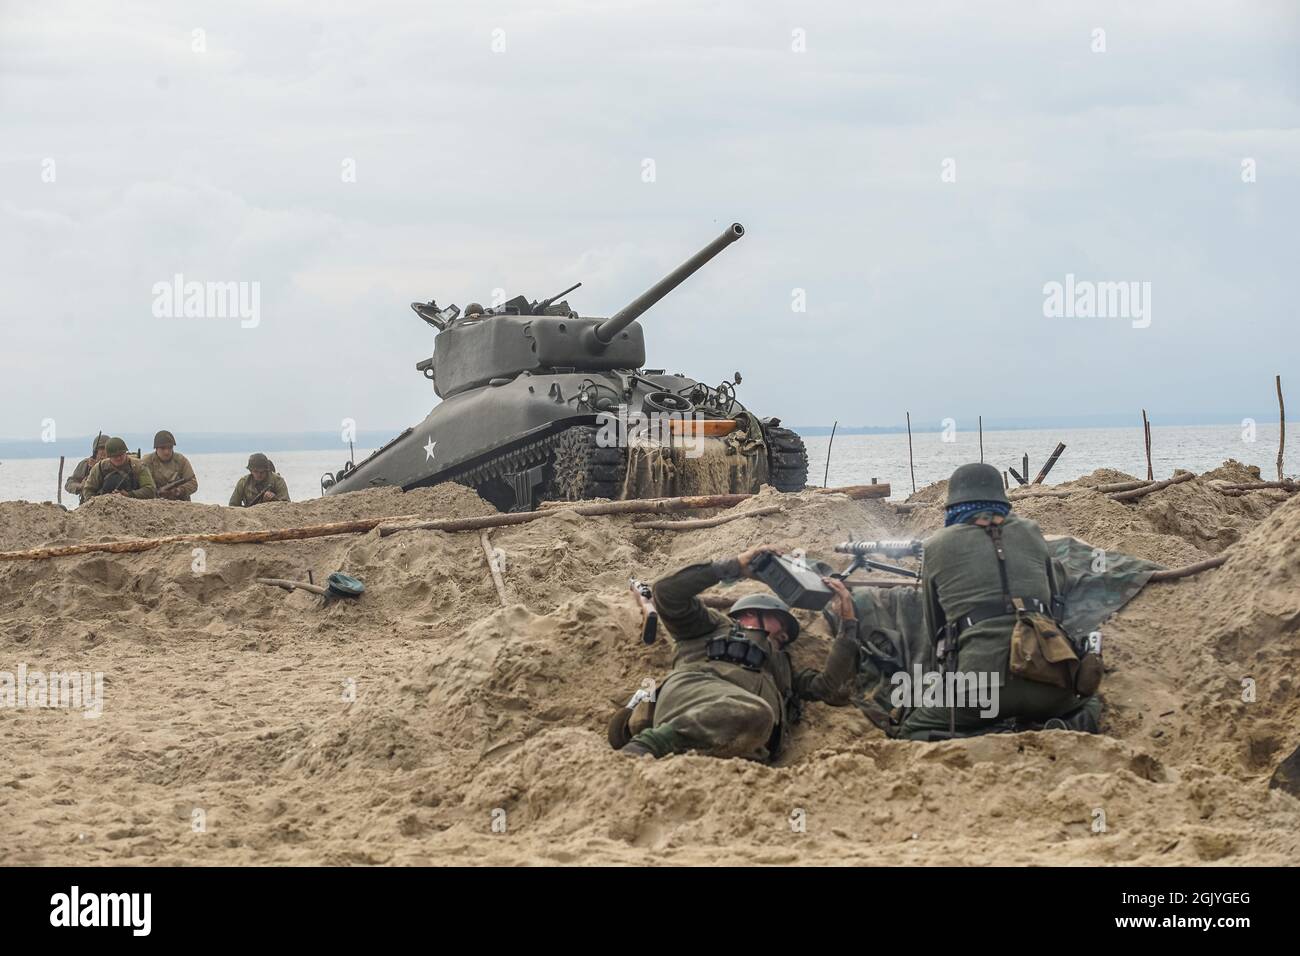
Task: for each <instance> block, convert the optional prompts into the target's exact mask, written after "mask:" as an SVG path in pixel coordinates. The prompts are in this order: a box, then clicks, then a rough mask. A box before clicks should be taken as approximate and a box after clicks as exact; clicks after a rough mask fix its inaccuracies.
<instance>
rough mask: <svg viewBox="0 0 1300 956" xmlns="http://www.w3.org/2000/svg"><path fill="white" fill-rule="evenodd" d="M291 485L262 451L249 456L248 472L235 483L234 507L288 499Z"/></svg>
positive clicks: (245, 506) (232, 504)
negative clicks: (287, 483) (286, 482)
mask: <svg viewBox="0 0 1300 956" xmlns="http://www.w3.org/2000/svg"><path fill="white" fill-rule="evenodd" d="M288 500H289V486H288V485H286V484H285V482H284V479H283V478H281V477H280V475H279V474H278V473H277V472H276V470H275V465H273V464H271V459H269V458H267V457H266V456H265V455H263V454H262V453H261V452H260V451H259V452H256V453H255V454H252V455H249V456H248V474H246V475H245V476H244V477H243V478H240V479H239V481H237V482H236V483H235V491H234V493H233V494H231V496H230V506H231V507H232V508H250V507H252V506H253V505H260V504H262V503H263V502H266V501H288Z"/></svg>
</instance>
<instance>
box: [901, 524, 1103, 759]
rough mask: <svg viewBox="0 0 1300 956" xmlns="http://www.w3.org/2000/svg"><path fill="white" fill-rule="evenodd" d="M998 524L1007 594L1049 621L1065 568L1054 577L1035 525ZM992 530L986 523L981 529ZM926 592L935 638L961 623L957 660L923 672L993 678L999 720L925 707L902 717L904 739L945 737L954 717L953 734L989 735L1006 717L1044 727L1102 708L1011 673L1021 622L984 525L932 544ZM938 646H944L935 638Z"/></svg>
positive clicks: (943, 534) (946, 531)
mask: <svg viewBox="0 0 1300 956" xmlns="http://www.w3.org/2000/svg"><path fill="white" fill-rule="evenodd" d="M981 520H982V519H981ZM995 523H998V524H1000V527H1001V538H1002V542H1003V553H1004V555H1005V558H1006V565H1005V567H1006V574H1007V590H1008V591H1009V593H1010V595H1011V596H1012V597H1014V598H1019V599H1021V600H1022V601H1023V602H1024V604H1025V605H1026V606H1027V607H1029V608H1030V609H1032V610H1036V611H1039V612H1041V613H1044V614H1048V615H1051V614H1052V612H1053V607H1052V598H1053V591H1054V586H1053V585H1054V581H1058V580H1063V577H1062V574H1061V570H1060V568H1059V567H1057V568H1055V569H1054V570H1053V568H1052V565H1051V564H1050V554H1049V551H1048V546H1047V542H1046V540H1044V538H1043V533H1042V531H1041V530H1039V527H1038V525H1037V524H1035V523H1034V522H1033V521H1030V520H1028V519H1025V518H1019V517H1016V516H1014V515H1009V516H1007V517H1006V518H1003V519H1002V520H1001V521H1000V522H995ZM988 524H989V522H988V521H983V525H988ZM1049 573H1050V574H1051V577H1049ZM922 589H923V601H924V605H925V607H924V611H925V621H926V627H927V629H928V630H929V633H930V634H932V635H938V634H939V633H940V631H941V630H942V629H943V627H944V625H945V624H949V623H951V622H958V624H957V626H956V628H955V629H956V630H957V631H958V633H957V634H956V637H955V646H956V657H955V660H953V661H950V662H940V661H939V660H937V659H934V660H931V661H929V662H928V663H927V664H926V667H927V668H928V669H930V670H933V671H940V670H943V669H945V666H950V667H951V669H952V670H956V671H959V672H963V673H970V672H975V673H977V674H978V673H987V674H990V675H996V677H995V679H996V680H997V681H998V685H999V692H998V713H997V714H996V715H993V716H989V717H981V716H980V712H979V708H978V707H964V708H962V707H959V708H956V709H955V711H954V712H952V713H951V714H950V711H949V708H948V707H920V708H917V709H915V710H912V711H910V712H909V713H908V714H907V715H906V716H905V717H904V719H903V723H902V727H901V729H900V734H899V735H900V736H901V737H904V738H908V739H912V740H927V739H935V738H940V739H941V738H942V737H946V736H947V734H948V730H949V721H950V717H951V718H952V719H953V723H954V724H955V731H956V733H957V734H958V735H964V734H968V733H971V732H980V731H981V730H982V729H992V727H991V725H993V724H996V723H999V722H1003V721H1006V720H1007V719H1008V718H1022V719H1026V720H1030V721H1043V720H1047V719H1049V718H1052V717H1060V716H1062V715H1064V714H1067V713H1069V712H1070V711H1073V710H1075V709H1076V708H1079V707H1081V706H1095V707H1098V708H1099V706H1100V705H1099V702H1097V700H1096V698H1094V697H1090V698H1086V699H1085V698H1080V697H1078V696H1077V695H1076V694H1075V692H1074V691H1073V690H1072V689H1068V688H1063V687H1056V686H1052V685H1050V684H1046V683H1040V682H1038V681H1034V680H1027V679H1024V678H1021V677H1017V676H1014V675H1011V674H1010V673H1009V665H1010V654H1011V632H1012V629H1013V627H1014V626H1015V622H1016V615H1015V613H1014V612H1012V613H1007V612H1006V609H1005V604H1004V602H1003V585H1002V576H1001V572H1000V571H999V560H998V555H997V550H996V546H995V544H994V540H993V537H992V536H991V535H990V533H989V531H988V530H987V529H986V527H985V526H982V525H981V524H973V523H970V524H954V525H951V526H949V527H947V528H943V529H942V530H940V531H937V532H935V533H934V534H933V535H932V536H931V537H929V538H927V539H926V542H925V569H924V574H923V581H922ZM935 644H936V646H937V645H938V644H939V640H938V638H937V637H936V641H935Z"/></svg>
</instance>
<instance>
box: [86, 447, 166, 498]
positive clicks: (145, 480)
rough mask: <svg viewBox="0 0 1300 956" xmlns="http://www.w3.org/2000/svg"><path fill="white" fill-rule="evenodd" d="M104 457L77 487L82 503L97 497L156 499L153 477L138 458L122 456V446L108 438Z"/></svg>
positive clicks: (123, 450)
mask: <svg viewBox="0 0 1300 956" xmlns="http://www.w3.org/2000/svg"><path fill="white" fill-rule="evenodd" d="M104 453H105V454H106V455H107V456H108V457H107V458H105V459H104V460H103V461H101V462H98V463H96V465H95V467H94V468H92V469H90V474H88V475H87V476H86V481H85V483H84V484H83V485H82V486H81V497H82V500H88V499H90V498H95V497H98V496H99V495H125V496H126V497H128V498H153V497H155V496H156V495H157V489H156V488H155V487H154V483H153V475H152V474H150V472H149V469H148V468H147V467H145V464H144V462H142V461H141V460H140V459H139V458H132V457H131V456H130V455H128V454H127V453H126V442H124V441H122V439H120V438H110V439H109V440H108V444H107V445H105V446H104Z"/></svg>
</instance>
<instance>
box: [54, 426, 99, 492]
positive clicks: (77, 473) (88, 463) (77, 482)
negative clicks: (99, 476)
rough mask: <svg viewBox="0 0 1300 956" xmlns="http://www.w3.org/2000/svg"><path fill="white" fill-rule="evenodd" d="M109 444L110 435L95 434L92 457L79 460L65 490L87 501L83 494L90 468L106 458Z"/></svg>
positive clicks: (65, 485) (64, 485)
mask: <svg viewBox="0 0 1300 956" xmlns="http://www.w3.org/2000/svg"><path fill="white" fill-rule="evenodd" d="M107 445H108V436H107V435H105V434H104V433H103V432H100V433H99V434H98V435H96V436H95V445H94V447H93V448H92V449H91V450H90V457H89V458H83V459H81V461H79V462H77V467H76V468H74V469H72V474H71V475H70V476H68V480H67V481H65V482H64V483H63V490H64V491H66V492H68V493H69V494H73V495H77V496H78V497H79V498H81V500H82V501H85V500H86V499H85V495H84V494H82V485H84V484H85V482H86V476H87V475H89V474H90V469H92V468H94V467H95V465H96V463H98V462H101V461H103V460H104V448H105V447H106V446H107Z"/></svg>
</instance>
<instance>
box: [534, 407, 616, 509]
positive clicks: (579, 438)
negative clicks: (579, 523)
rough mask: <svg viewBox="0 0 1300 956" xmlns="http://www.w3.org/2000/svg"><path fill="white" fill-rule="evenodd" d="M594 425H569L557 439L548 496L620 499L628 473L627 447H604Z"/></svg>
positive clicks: (570, 499) (568, 499)
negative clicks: (600, 443) (598, 441)
mask: <svg viewBox="0 0 1300 956" xmlns="http://www.w3.org/2000/svg"><path fill="white" fill-rule="evenodd" d="M597 434H598V431H597V429H596V428H594V427H592V426H590V425H575V426H574V427H572V428H566V429H565V430H564V431H562V432H560V433H559V434H558V435H556V436H554V438H555V458H554V461H553V465H552V469H551V481H550V484H549V486H548V489H547V491H548V494H547V497H548V498H551V499H555V500H560V501H581V500H583V499H585V498H617V497H619V495H620V494H621V493H622V491H623V482H624V480H625V478H626V476H627V449H625V448H602V447H601V446H600V445H598V444H597V443H596V436H597Z"/></svg>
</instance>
